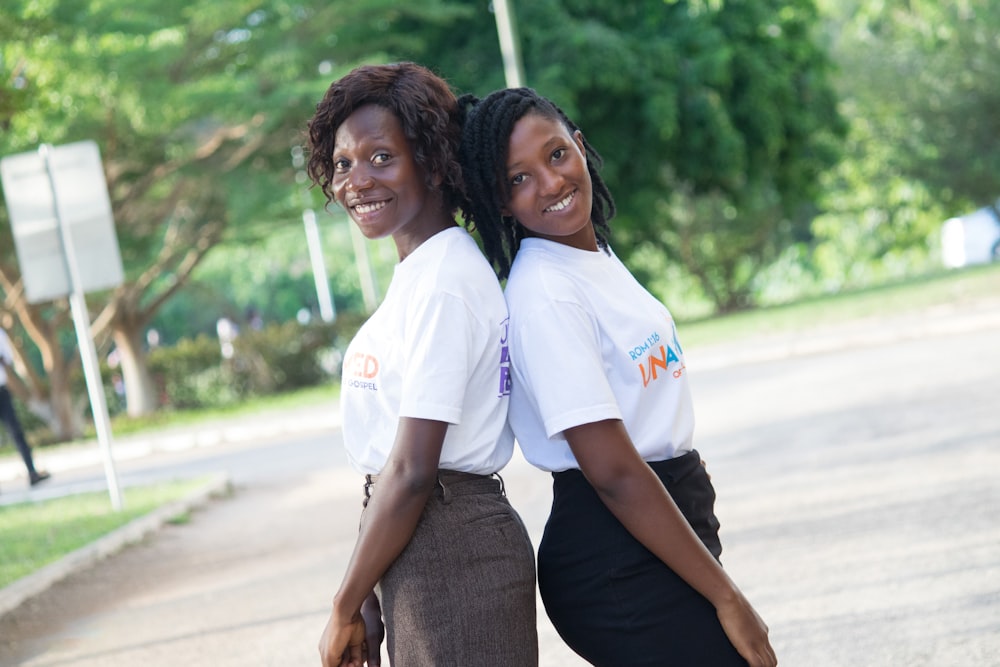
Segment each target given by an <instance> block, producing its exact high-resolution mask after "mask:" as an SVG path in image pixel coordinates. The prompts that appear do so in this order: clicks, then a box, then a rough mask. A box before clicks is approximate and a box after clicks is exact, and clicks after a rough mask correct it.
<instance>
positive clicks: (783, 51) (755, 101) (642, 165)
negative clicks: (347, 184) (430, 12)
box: [442, 0, 843, 310]
mask: <svg viewBox="0 0 1000 667" xmlns="http://www.w3.org/2000/svg"><path fill="white" fill-rule="evenodd" d="M484 4H485V3H484ZM516 15H517V19H518V31H519V33H520V37H521V43H522V52H523V59H524V66H525V73H526V78H527V83H528V85H530V86H532V87H534V88H536V89H537V90H539V91H540V92H541V93H542V94H544V95H547V96H549V97H551V98H553V99H554V100H555V101H556V102H557V103H559V104H560V106H562V107H563V108H564V109H565V110H566V111H567V113H569V115H570V116H571V117H573V118H574V119H575V120H577V121H578V122H579V124H580V125H581V127H582V128H583V130H584V132H585V133H586V134H587V136H588V139H589V140H590V141H591V143H592V144H593V145H594V146H595V147H596V148H597V149H598V151H599V152H601V153H602V155H603V156H604V158H605V163H606V166H605V171H604V173H605V177H606V180H607V181H608V184H609V186H610V188H611V190H612V193H613V194H615V195H616V201H617V203H618V205H619V220H618V222H616V226H615V230H616V232H615V246H616V248H618V250H619V251H620V252H622V253H623V254H625V255H626V256H630V255H634V254H635V253H636V252H638V251H642V252H644V253H646V254H649V253H650V250H652V251H653V252H655V253H657V254H659V253H663V254H665V255H666V256H667V257H669V258H670V259H671V260H673V261H675V262H680V263H681V264H682V265H683V266H684V268H685V269H686V270H687V271H689V272H690V273H691V274H693V275H694V276H696V277H697V278H698V280H699V283H700V285H701V286H702V288H703V290H704V291H705V293H706V294H707V295H708V296H709V298H711V300H712V301H713V302H714V303H715V304H716V306H717V308H718V309H720V310H730V309H733V308H737V307H742V306H745V305H747V304H748V303H749V301H750V295H751V292H752V288H753V278H754V276H755V274H756V273H757V271H758V270H759V269H760V267H762V266H765V265H767V264H768V263H769V262H771V261H772V260H773V259H774V258H775V257H777V256H778V254H779V253H780V252H781V250H782V249H783V248H784V247H786V246H787V245H788V244H789V243H790V242H793V241H796V240H800V239H803V238H808V236H809V223H810V221H811V219H812V217H813V215H814V213H815V206H814V202H815V200H816V197H817V195H818V183H819V177H820V175H821V174H822V173H823V172H824V170H826V169H828V168H829V167H830V166H832V165H833V164H834V163H835V162H836V159H837V157H838V155H839V147H838V142H839V139H840V137H841V136H842V133H843V123H842V121H841V119H840V117H839V115H838V113H837V109H836V99H835V96H834V94H833V91H832V88H831V86H830V84H829V83H828V76H829V69H830V63H829V61H828V59H827V57H826V54H825V52H824V50H823V48H822V45H821V44H820V43H819V42H818V40H817V38H816V37H817V36H816V34H815V32H816V28H817V27H818V25H819V19H818V15H817V12H816V9H815V6H814V4H813V2H812V0H794V1H792V2H787V1H784V0H781V1H779V0H740V1H729V2H722V1H721V0H719V1H715V2H712V1H708V0H706V1H698V0H690V1H687V2H684V1H680V0H656V1H653V0H647V1H646V2H636V3H620V2H615V1H612V0H574V1H569V0H537V1H535V2H530V3H529V2H520V3H516ZM477 20H480V17H479V16H477ZM487 29H493V28H492V26H484V25H482V24H479V23H477V24H475V26H473V25H472V24H470V27H469V29H465V30H462V31H461V33H460V34H459V35H458V36H456V37H453V38H452V45H451V46H452V48H451V49H449V54H450V57H451V58H452V60H451V61H449V63H454V64H453V65H452V64H443V66H442V69H444V70H445V71H448V72H455V75H454V79H455V80H456V81H457V82H458V83H459V84H460V87H462V88H463V89H466V90H473V91H477V92H486V91H488V90H489V89H490V88H493V87H496V86H497V85H498V83H497V81H496V80H495V78H494V77H482V76H480V72H481V70H482V67H481V66H480V65H479V63H480V60H479V59H478V58H477V57H476V56H475V54H474V53H473V51H474V50H475V49H476V48H477V44H478V43H477V42H475V41H474V37H473V35H476V34H478V33H481V32H483V31H485V30H487ZM478 48H480V50H481V47H478ZM493 48H494V49H495V48H496V47H493ZM492 53H493V54H496V51H492ZM492 57H493V58H498V56H496V55H492ZM466 63H468V64H466ZM494 67H497V66H496V65H495V66H494ZM465 68H469V70H470V72H471V74H472V75H473V76H477V77H478V78H476V79H473V78H471V77H470V78H467V77H466V73H465ZM499 85H502V83H501V84H499Z"/></svg>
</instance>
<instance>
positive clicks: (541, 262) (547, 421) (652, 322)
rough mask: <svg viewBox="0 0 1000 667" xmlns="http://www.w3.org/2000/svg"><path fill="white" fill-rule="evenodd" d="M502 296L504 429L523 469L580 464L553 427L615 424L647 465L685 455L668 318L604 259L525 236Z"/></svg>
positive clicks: (682, 388)
mask: <svg viewBox="0 0 1000 667" xmlns="http://www.w3.org/2000/svg"><path fill="white" fill-rule="evenodd" d="M506 298H507V306H508V309H509V311H510V322H511V328H510V346H511V361H512V371H513V377H514V386H513V388H512V390H511V403H510V423H511V426H513V429H514V435H515V436H516V438H517V441H518V444H519V445H520V447H521V450H522V451H523V452H524V456H525V458H526V459H527V460H528V461H529V462H530V463H532V464H533V465H535V466H537V467H539V468H541V469H543V470H551V471H560V470H566V469H569V468H579V464H578V463H577V461H576V458H575V457H574V456H573V453H572V451H571V450H570V448H569V445H568V444H567V443H566V439H565V437H564V436H563V434H562V431H564V430H565V429H567V428H570V427H572V426H579V425H581V424H589V423H592V422H596V421H601V420H604V419H621V420H622V421H623V422H624V424H625V428H626V430H627V431H628V433H629V436H631V438H632V442H633V444H634V445H635V447H636V449H637V450H638V452H639V454H640V455H641V456H642V457H643V459H645V460H647V461H657V460H666V459H670V458H673V457H675V456H678V455H680V454H683V453H685V452H687V451H690V450H691V448H692V444H691V441H692V437H693V434H694V408H693V404H692V400H691V389H690V385H689V382H688V376H687V371H686V369H685V366H684V353H683V352H682V351H681V346H680V343H679V342H678V340H677V330H676V328H675V327H674V321H673V318H672V317H671V316H670V313H669V311H668V310H667V308H666V307H665V306H664V305H663V304H662V303H660V302H659V301H658V300H657V299H656V298H655V297H654V296H653V295H652V294H650V293H649V292H648V291H646V289H645V288H644V287H643V286H642V285H640V284H639V282H638V281H637V280H636V279H635V278H634V277H633V276H632V274H631V273H630V272H629V270H628V269H627V268H625V266H624V265H623V264H622V263H621V261H620V260H619V259H618V258H617V257H616V256H615V255H614V254H613V253H611V254H608V253H605V252H604V251H598V252H590V251H586V250H580V249H578V248H572V247H570V246H567V245H563V244H561V243H556V242H553V241H548V240H544V239H538V238H527V239H524V240H523V241H521V246H520V249H519V250H518V253H517V256H516V257H515V259H514V264H513V266H512V267H511V272H510V278H509V279H508V281H507V288H506Z"/></svg>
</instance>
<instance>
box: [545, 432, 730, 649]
mask: <svg viewBox="0 0 1000 667" xmlns="http://www.w3.org/2000/svg"><path fill="white" fill-rule="evenodd" d="M650 467H651V468H652V469H653V471H654V472H655V473H656V475H657V477H659V478H660V480H661V481H662V482H663V485H664V487H665V488H666V489H667V491H668V492H669V493H670V496H671V497H672V498H673V499H674V502H675V503H677V506H678V508H679V509H680V510H681V513H682V514H683V515H684V516H685V518H687V520H688V522H689V523H690V524H691V526H692V528H694V531H695V533H696V534H697V535H698V537H699V538H701V540H702V542H703V543H704V544H705V546H706V547H707V548H708V550H709V551H710V552H711V553H712V554H713V555H714V556H715V557H716V558H717V559H718V558H719V556H720V554H721V553H722V545H721V543H720V541H719V522H718V520H717V519H716V517H715V510H714V507H715V489H714V488H713V487H712V483H711V481H710V480H709V478H708V474H707V473H706V472H705V469H704V467H703V466H702V465H701V457H700V456H699V455H698V453H697V452H696V451H692V452H688V453H687V454H683V455H681V456H679V457H677V458H675V459H671V460H669V461H657V462H653V463H650ZM553 478H554V482H553V499H552V512H551V514H550V516H549V520H548V522H547V523H546V526H545V533H544V535H543V537H542V542H541V544H540V546H539V549H538V585H539V589H540V591H541V596H542V601H543V602H544V604H545V610H546V612H547V613H548V615H549V618H550V619H551V620H552V623H553V625H554V626H555V628H556V630H557V631H558V632H559V634H560V635H561V636H562V638H563V640H564V641H565V642H566V643H567V644H568V645H569V646H570V648H572V649H573V650H574V651H576V652H577V653H579V654H580V655H581V656H582V657H583V658H584V659H586V660H587V661H588V662H590V663H592V664H594V665H601V666H607V667H638V666H640V665H648V666H650V667H654V666H655V667H664V666H667V665H678V666H681V667H684V666H687V665H691V666H692V667H693V666H697V667H711V666H714V665H746V662H745V661H744V660H743V659H742V658H741V657H740V655H739V654H738V653H737V652H736V649H735V648H733V646H732V644H731V643H730V642H729V639H728V638H727V637H726V634H725V632H724V631H723V630H722V626H721V624H720V623H719V620H718V616H717V615H716V612H715V608H714V607H713V606H712V605H711V603H709V601H708V600H706V599H705V598H704V597H703V596H702V595H701V594H700V593H698V592H697V591H695V590H694V589H693V588H691V587H690V586H689V585H688V584H687V583H686V582H685V581H684V580H683V579H681V578H680V577H679V576H677V575H676V574H674V572H673V571H672V570H671V569H670V568H668V567H667V566H666V565H665V564H664V563H663V561H661V560H660V559H659V558H657V557H656V556H655V555H653V553H652V552H650V551H649V550H648V549H647V548H646V547H644V546H643V545H642V544H641V543H639V541H638V540H636V539H635V538H634V537H632V535H631V534H630V533H629V532H628V531H627V530H626V529H625V527H624V526H623V525H622V524H621V522H619V521H618V519H617V518H615V516H614V515H613V514H612V513H611V511H610V510H608V508H607V507H606V506H605V505H604V503H603V502H602V501H601V499H600V497H599V496H598V495H597V492H596V491H594V488H593V487H592V486H591V485H590V483H589V482H587V480H586V478H585V477H584V476H583V473H581V472H580V471H579V470H567V471H564V472H559V473H553Z"/></svg>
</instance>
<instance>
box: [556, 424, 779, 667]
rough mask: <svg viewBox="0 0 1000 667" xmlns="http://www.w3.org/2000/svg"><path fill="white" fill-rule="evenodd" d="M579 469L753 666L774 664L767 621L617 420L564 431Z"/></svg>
mask: <svg viewBox="0 0 1000 667" xmlns="http://www.w3.org/2000/svg"><path fill="white" fill-rule="evenodd" d="M564 434H565V436H566V440H567V442H568V443H569V446H570V449H571V450H572V451H573V455H574V456H575V457H576V460H577V462H579V464H580V470H581V471H582V472H583V474H584V475H585V476H586V478H587V480H588V481H589V482H590V484H591V486H593V487H594V490H595V491H596V492H597V494H598V495H599V496H600V498H601V500H602V501H603V502H604V504H605V505H606V506H607V508H608V509H609V510H610V511H611V512H612V513H613V514H614V515H615V517H617V518H618V520H619V521H621V522H622V525H624V526H625V528H626V529H627V530H628V531H629V533H631V534H632V535H633V536H634V537H635V538H636V539H637V540H639V542H641V543H642V544H643V545H644V546H645V547H646V548H647V549H649V550H650V551H651V552H653V554H655V555H656V556H657V557H658V558H659V559H660V560H662V561H663V562H664V563H665V564H666V565H667V567H669V568H670V569H671V570H673V571H674V572H676V573H677V575H678V576H680V577H681V578H682V579H684V581H686V582H687V583H688V584H689V585H690V586H691V587H692V588H694V589H695V590H696V591H698V592H699V593H701V594H702V595H703V596H705V598H707V599H708V601H709V602H711V603H712V604H713V605H714V606H715V609H716V612H717V613H718V615H719V620H720V621H721V623H722V627H723V629H724V630H725V632H726V635H727V636H728V637H729V639H730V641H731V642H732V643H733V646H734V647H735V648H736V650H737V651H738V652H739V653H740V655H742V656H743V658H744V659H745V660H747V662H748V663H749V664H750V665H751V667H757V666H761V667H771V666H773V665H776V664H777V659H776V658H775V656H774V650H773V649H772V648H771V644H770V642H769V641H768V638H767V626H766V625H765V624H764V622H763V621H762V620H761V619H760V617H759V616H758V615H757V613H756V612H755V611H754V609H753V607H751V606H750V603H749V602H748V601H747V599H746V598H745V597H744V596H743V593H741V592H740V590H739V588H737V587H736V584H735V583H733V581H732V580H731V579H730V578H729V575H728V574H727V573H726V571H725V570H723V569H722V566H721V565H719V563H718V561H716V560H715V558H714V557H713V556H712V554H711V553H710V552H709V551H708V549H707V548H705V545H704V544H702V542H701V540H700V539H698V536H697V535H696V534H695V532H694V530H692V528H691V526H690V524H688V522H687V519H685V518H684V515H682V514H681V512H680V510H679V509H677V505H676V503H674V501H673V499H672V498H671V497H670V494H669V493H667V490H666V489H665V488H664V487H663V484H661V483H660V480H659V478H657V476H656V474H655V473H654V472H653V470H652V468H650V467H649V466H648V465H647V464H646V462H645V461H643V460H642V457H640V456H639V453H638V452H637V451H636V449H635V447H634V446H633V444H632V440H631V438H629V435H628V432H627V431H626V430H625V425H624V424H623V423H622V422H621V421H620V420H617V419H609V420H604V421H598V422H593V423H590V424H583V425H581V426H576V427H573V428H570V429H566V431H565V433H564Z"/></svg>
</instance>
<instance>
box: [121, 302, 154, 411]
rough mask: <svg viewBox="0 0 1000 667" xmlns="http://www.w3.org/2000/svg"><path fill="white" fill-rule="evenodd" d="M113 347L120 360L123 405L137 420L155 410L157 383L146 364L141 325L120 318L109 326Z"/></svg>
mask: <svg viewBox="0 0 1000 667" xmlns="http://www.w3.org/2000/svg"><path fill="white" fill-rule="evenodd" d="M112 326H113V329H112V335H113V336H114V340H115V347H116V348H117V350H118V355H119V360H120V361H121V371H122V380H123V381H124V382H125V406H126V411H127V413H128V416H129V417H140V416H142V415H148V414H151V413H153V412H155V411H156V409H157V407H158V405H157V396H156V384H155V383H154V382H153V376H152V374H151V373H150V372H149V366H148V365H147V364H146V350H145V348H144V347H143V343H144V340H143V335H142V334H143V328H144V327H143V326H142V325H135V324H132V323H130V322H123V321H122V320H121V319H119V320H117V321H115V323H114V324H113V325H112Z"/></svg>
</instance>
